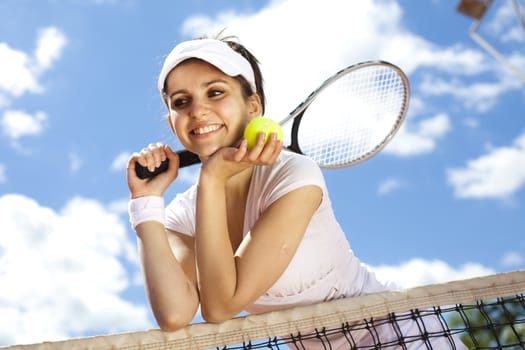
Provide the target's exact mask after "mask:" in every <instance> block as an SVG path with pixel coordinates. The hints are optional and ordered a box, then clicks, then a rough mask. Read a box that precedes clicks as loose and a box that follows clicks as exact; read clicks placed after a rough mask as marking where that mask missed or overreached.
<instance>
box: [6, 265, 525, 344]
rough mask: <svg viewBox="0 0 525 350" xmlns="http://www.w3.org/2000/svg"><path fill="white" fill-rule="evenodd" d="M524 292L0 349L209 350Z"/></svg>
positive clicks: (502, 283) (344, 303)
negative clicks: (225, 345) (409, 311)
mask: <svg viewBox="0 0 525 350" xmlns="http://www.w3.org/2000/svg"><path fill="white" fill-rule="evenodd" d="M523 292H525V270H517V271H512V272H505V273H498V274H494V275H489V276H484V277H477V278H471V279H465V280H459V281H452V282H447V283H440V284H434V285H428V286H422V287H415V288H409V289H403V290H398V291H389V292H383V293H377V294H369V295H364V296H359V297H353V298H345V299H338V300H333V301H328V302H324V303H319V304H314V305H307V306H299V307H295V308H292V309H289V310H283V311H274V312H269V313H266V314H260V315H249V316H243V317H238V318H234V319H232V320H228V321H225V322H223V323H220V324H212V323H195V324H190V325H188V326H186V327H185V328H182V329H180V330H178V331H175V332H164V331H161V330H158V329H152V330H147V331H138V332H130V333H120V334H111V335H100V336H94V337H85V338H77V339H69V340H63V341H54V342H43V343H38V344H27V345H12V346H7V347H0V349H1V350H62V349H64V350H65V349H68V350H80V349H83V350H87V349H96V350H102V349H108V350H109V349H137V350H138V349H207V348H213V347H220V346H221V345H224V344H237V343H243V342H249V341H254V340H260V339H267V338H275V337H277V336H289V335H290V334H297V333H308V332H311V331H312V330H313V329H314V328H319V329H323V328H327V327H330V326H334V325H341V324H342V323H347V322H352V321H360V320H363V319H368V318H372V317H384V316H386V315H388V314H390V313H396V312H403V311H407V310H413V309H424V308H431V307H433V306H442V305H458V304H463V303H471V302H475V301H478V300H486V299H492V298H498V297H506V296H511V295H516V294H520V293H523Z"/></svg>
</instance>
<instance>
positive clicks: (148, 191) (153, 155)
mask: <svg viewBox="0 0 525 350" xmlns="http://www.w3.org/2000/svg"><path fill="white" fill-rule="evenodd" d="M166 159H168V160H169V165H168V170H167V171H165V172H163V173H160V174H158V175H156V176H154V177H152V178H149V179H140V178H139V177H138V176H137V174H136V173H135V163H137V162H138V163H139V164H140V165H142V166H143V167H147V168H148V169H149V170H150V171H153V170H154V169H155V168H156V167H158V166H160V163H161V162H162V161H164V160H166ZM178 172H179V156H178V155H177V154H176V153H175V152H173V150H172V149H171V148H170V147H169V146H168V145H164V144H162V143H154V144H150V145H149V146H148V147H146V148H143V149H142V150H141V151H140V152H139V153H134V154H132V155H131V157H130V158H129V160H128V166H127V170H126V177H127V181H128V187H129V190H130V192H131V198H132V199H133V198H138V197H142V196H151V195H153V196H162V195H163V194H164V192H165V191H166V189H167V188H168V187H169V185H170V184H171V183H172V182H173V181H174V180H175V179H176V178H177V176H178Z"/></svg>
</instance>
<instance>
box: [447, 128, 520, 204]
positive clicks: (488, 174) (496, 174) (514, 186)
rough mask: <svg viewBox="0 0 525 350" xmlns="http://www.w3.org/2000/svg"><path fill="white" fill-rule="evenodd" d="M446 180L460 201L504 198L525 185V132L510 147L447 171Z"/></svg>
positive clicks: (501, 148) (491, 152) (491, 150)
mask: <svg viewBox="0 0 525 350" xmlns="http://www.w3.org/2000/svg"><path fill="white" fill-rule="evenodd" d="M446 173H447V178H448V182H449V184H450V185H452V186H453V187H454V194H455V195H456V197H459V198H498V199H505V198H508V197H510V196H512V195H513V194H514V193H515V192H517V191H518V190H520V189H521V188H522V187H523V186H524V184H525V132H523V133H522V134H521V135H520V136H519V137H518V138H516V140H514V142H513V144H512V145H510V146H502V147H499V148H493V149H490V150H489V152H488V153H487V154H484V155H482V156H480V157H479V158H477V159H473V160H469V161H468V162H467V164H466V165H465V166H464V167H462V168H450V169H447V171H446Z"/></svg>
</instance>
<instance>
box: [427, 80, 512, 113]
mask: <svg viewBox="0 0 525 350" xmlns="http://www.w3.org/2000/svg"><path fill="white" fill-rule="evenodd" d="M519 86H520V83H519V81H518V80H516V79H503V80H501V81H496V82H475V83H472V84H465V83H464V82H462V81H460V80H458V79H452V80H446V79H444V78H438V77H430V76H429V77H426V78H425V79H424V81H423V82H422V83H421V85H420V86H419V88H420V89H421V91H422V92H423V93H425V94H426V95H428V96H443V95H450V96H454V97H455V98H456V99H457V100H458V101H462V103H463V105H464V106H465V107H466V108H469V109H473V110H476V111H478V112H485V111H488V110H490V109H491V108H492V107H493V106H494V105H495V104H496V102H497V101H498V98H499V97H500V96H501V95H503V94H504V93H506V92H508V91H510V90H515V89H516V88H517V87H519Z"/></svg>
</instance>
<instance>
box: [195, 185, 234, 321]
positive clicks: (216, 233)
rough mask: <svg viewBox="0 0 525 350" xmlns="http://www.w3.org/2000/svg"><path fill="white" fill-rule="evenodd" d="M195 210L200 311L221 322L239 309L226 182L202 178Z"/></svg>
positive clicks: (207, 317)
mask: <svg viewBox="0 0 525 350" xmlns="http://www.w3.org/2000/svg"><path fill="white" fill-rule="evenodd" d="M196 212H197V217H196V231H197V232H196V246H195V254H196V262H197V270H198V276H199V291H200V297H201V311H202V313H203V316H204V318H205V319H207V320H211V321H220V320H222V319H226V318H230V317H232V316H234V315H235V314H236V313H237V312H239V311H241V310H237V309H238V306H236V305H235V304H237V303H236V302H235V300H234V298H235V294H236V286H237V272H236V267H235V260H234V256H233V249H232V245H231V241H230V236H229V231H228V221H227V208H226V193H225V184H224V183H222V182H221V181H215V179H212V180H210V179H203V178H201V181H200V182H199V190H198V194H197V210H196Z"/></svg>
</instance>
